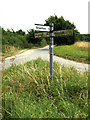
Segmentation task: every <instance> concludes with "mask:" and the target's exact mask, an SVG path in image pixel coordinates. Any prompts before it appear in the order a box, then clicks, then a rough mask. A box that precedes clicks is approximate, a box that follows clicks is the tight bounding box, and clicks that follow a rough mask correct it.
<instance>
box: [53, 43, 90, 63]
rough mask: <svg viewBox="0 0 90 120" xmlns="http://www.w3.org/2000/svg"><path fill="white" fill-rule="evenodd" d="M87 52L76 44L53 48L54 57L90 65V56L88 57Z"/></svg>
mask: <svg viewBox="0 0 90 120" xmlns="http://www.w3.org/2000/svg"><path fill="white" fill-rule="evenodd" d="M88 52H89V49H88V47H87V48H86V47H79V46H77V45H76V44H74V45H63V46H55V47H54V55H56V56H59V57H63V58H66V59H70V60H74V61H77V62H83V63H89V64H90V56H88Z"/></svg>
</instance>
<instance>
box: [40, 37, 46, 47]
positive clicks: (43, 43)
mask: <svg viewBox="0 0 90 120" xmlns="http://www.w3.org/2000/svg"><path fill="white" fill-rule="evenodd" d="M40 44H41V46H45V45H47V41H46V40H45V39H44V38H43V39H42V41H41V43H40Z"/></svg>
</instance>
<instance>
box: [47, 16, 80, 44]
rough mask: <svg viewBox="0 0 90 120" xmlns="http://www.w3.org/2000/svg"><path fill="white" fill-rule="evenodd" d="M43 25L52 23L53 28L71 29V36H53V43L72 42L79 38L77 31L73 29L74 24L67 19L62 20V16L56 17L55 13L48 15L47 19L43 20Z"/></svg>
mask: <svg viewBox="0 0 90 120" xmlns="http://www.w3.org/2000/svg"><path fill="white" fill-rule="evenodd" d="M45 22H46V23H45V25H49V24H50V23H54V30H55V31H58V30H68V29H72V30H73V31H74V36H73V37H69V36H67V37H63V38H62V37H58V38H55V41H54V43H55V44H57V45H59V44H73V43H74V42H75V41H77V40H78V39H79V32H78V30H75V28H76V26H75V25H74V24H72V23H70V22H69V20H64V18H63V16H61V17H60V18H58V17H57V16H56V15H55V16H50V17H49V18H48V19H46V20H45Z"/></svg>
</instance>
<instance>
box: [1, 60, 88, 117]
mask: <svg viewBox="0 0 90 120" xmlns="http://www.w3.org/2000/svg"><path fill="white" fill-rule="evenodd" d="M87 79H88V75H87V72H85V73H79V72H77V70H75V69H74V68H72V67H71V68H66V67H64V66H61V65H59V64H58V63H54V80H53V82H52V81H51V80H50V75H49V62H48V61H42V60H41V59H37V60H34V61H30V62H28V63H26V64H24V65H18V66H12V67H11V68H9V69H7V70H5V71H4V76H3V83H2V89H3V90H4V91H3V92H2V99H3V102H2V104H3V118H4V119H9V118H29V119H30V118H87V117H88V86H87Z"/></svg>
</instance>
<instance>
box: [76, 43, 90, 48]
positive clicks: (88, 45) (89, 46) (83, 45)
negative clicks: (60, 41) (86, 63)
mask: <svg viewBox="0 0 90 120" xmlns="http://www.w3.org/2000/svg"><path fill="white" fill-rule="evenodd" d="M75 45H76V46H78V47H85V48H90V42H76V43H75Z"/></svg>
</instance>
